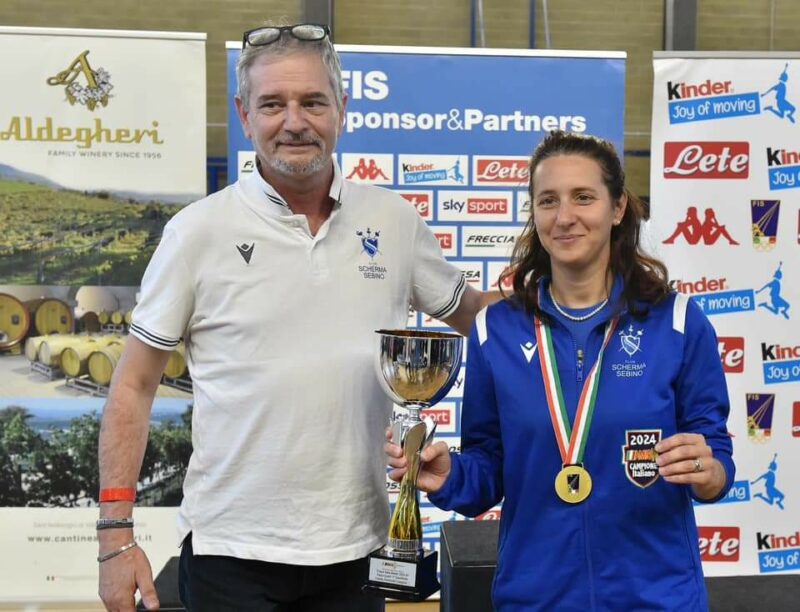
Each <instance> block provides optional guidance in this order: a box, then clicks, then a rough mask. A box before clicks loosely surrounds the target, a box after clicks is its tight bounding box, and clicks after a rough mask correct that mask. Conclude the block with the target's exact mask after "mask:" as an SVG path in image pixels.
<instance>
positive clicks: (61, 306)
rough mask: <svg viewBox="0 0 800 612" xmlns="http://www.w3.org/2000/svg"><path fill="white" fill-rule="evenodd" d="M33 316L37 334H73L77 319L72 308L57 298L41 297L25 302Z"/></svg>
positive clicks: (34, 328)
mask: <svg viewBox="0 0 800 612" xmlns="http://www.w3.org/2000/svg"><path fill="white" fill-rule="evenodd" d="M25 305H26V306H27V307H28V309H29V310H30V311H31V314H32V318H33V325H32V327H33V330H34V331H35V333H36V335H37V336H43V335H45V334H52V333H56V334H71V333H72V329H73V324H74V322H75V319H74V317H73V315H72V308H70V307H69V306H68V305H67V304H65V303H64V302H62V301H61V300H58V299H56V298H39V299H38V300H31V301H29V302H25Z"/></svg>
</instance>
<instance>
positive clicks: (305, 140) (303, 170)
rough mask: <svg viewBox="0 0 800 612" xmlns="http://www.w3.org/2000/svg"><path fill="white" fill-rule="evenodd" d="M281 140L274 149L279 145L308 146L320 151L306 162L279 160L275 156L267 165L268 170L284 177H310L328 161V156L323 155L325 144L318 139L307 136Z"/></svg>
mask: <svg viewBox="0 0 800 612" xmlns="http://www.w3.org/2000/svg"><path fill="white" fill-rule="evenodd" d="M282 140H284V142H283V143H278V146H277V147H276V148H278V147H280V145H281V144H284V145H293V144H294V145H297V144H308V145H315V146H317V147H319V149H320V151H319V153H318V154H317V155H315V156H314V157H312V158H311V159H310V160H306V161H289V160H287V159H282V158H280V157H279V156H278V155H277V154H276V155H274V156H271V157H270V158H269V160H268V162H267V163H268V165H269V166H270V168H272V169H273V170H275V172H278V173H280V174H283V175H286V176H310V175H312V174H316V173H317V172H319V171H320V170H322V169H323V168H324V167H325V164H326V163H327V162H328V161H330V155H326V154H325V144H324V142H323V141H322V140H320V139H317V138H313V137H308V136H306V137H303V136H299V137H296V138H292V137H290V138H288V139H282ZM276 153H277V151H276Z"/></svg>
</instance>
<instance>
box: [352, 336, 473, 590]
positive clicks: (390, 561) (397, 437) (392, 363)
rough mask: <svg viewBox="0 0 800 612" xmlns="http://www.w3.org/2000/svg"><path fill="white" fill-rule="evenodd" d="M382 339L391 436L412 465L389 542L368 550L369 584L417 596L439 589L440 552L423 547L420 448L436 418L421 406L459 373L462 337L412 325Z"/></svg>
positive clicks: (379, 364) (380, 365) (381, 370)
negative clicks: (390, 406)
mask: <svg viewBox="0 0 800 612" xmlns="http://www.w3.org/2000/svg"><path fill="white" fill-rule="evenodd" d="M376 333H377V334H378V335H379V337H380V345H379V350H378V354H377V359H376V361H375V365H376V368H377V373H378V380H379V381H380V383H381V387H382V388H383V390H384V391H385V392H386V394H387V395H388V396H389V397H390V398H391V399H392V401H393V402H394V403H395V404H397V408H396V409H395V411H394V413H393V416H392V423H391V430H392V441H393V442H394V443H395V444H399V445H400V446H401V447H402V449H403V453H404V454H405V457H406V459H407V460H408V470H407V471H406V474H405V475H404V476H403V479H402V481H401V482H400V493H399V495H398V497H397V503H396V504H395V507H394V512H393V513H392V520H391V522H390V524H389V538H388V542H387V545H386V546H385V547H383V548H381V549H380V550H377V551H375V552H374V553H372V554H371V555H370V565H369V579H368V581H367V584H366V586H365V589H367V590H370V591H378V592H380V593H383V594H384V595H385V596H387V597H392V598H394V599H404V600H411V601H419V600H422V599H426V598H427V597H428V596H430V595H431V594H433V593H435V592H436V591H437V590H438V589H439V582H438V581H437V580H436V565H437V553H436V552H435V551H427V550H425V549H424V548H423V547H422V521H421V520H420V514H419V492H418V491H417V486H416V481H417V475H418V474H419V468H420V458H419V454H420V452H421V451H422V449H423V448H425V447H426V446H427V445H428V444H429V443H430V442H431V439H432V438H433V433H434V431H435V430H436V424H435V423H434V422H433V420H432V419H431V418H430V417H426V418H424V419H423V418H422V415H421V411H422V410H424V409H425V408H428V407H430V406H432V405H434V404H435V403H436V402H438V401H439V400H441V399H442V398H443V397H444V396H445V395H447V392H448V391H449V390H450V387H452V386H453V383H454V382H455V380H456V377H457V376H458V371H459V368H460V366H461V350H462V345H463V340H464V338H463V337H462V336H459V335H457V334H450V333H443V332H431V331H419V330H413V329H408V330H406V329H397V330H386V329H381V330H378V331H377V332H376Z"/></svg>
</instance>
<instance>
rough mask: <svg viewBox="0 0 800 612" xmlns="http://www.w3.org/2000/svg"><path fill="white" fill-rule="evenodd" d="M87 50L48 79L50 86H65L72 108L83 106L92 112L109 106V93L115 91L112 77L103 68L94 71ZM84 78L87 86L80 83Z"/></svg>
mask: <svg viewBox="0 0 800 612" xmlns="http://www.w3.org/2000/svg"><path fill="white" fill-rule="evenodd" d="M87 55H89V50H88V49H87V50H86V51H84V52H83V53H81V54H80V55H79V56H78V57H76V58H75V59H74V60H73V61H72V63H71V64H70V65H69V66H68V67H67V68H66V69H65V70H62V71H61V72H59V73H58V74H56V75H55V76H53V77H50V78H48V79H47V84H48V85H65V86H66V87H65V91H66V94H67V101H68V102H69V103H70V106H74V105H75V104H76V103H77V104H82V105H83V106H85V107H86V108H88V109H89V110H90V111H93V110H94V109H95V108H97V105H98V104H99V105H100V106H108V99H109V97H110V96H109V92H111V90H112V89H114V86H113V85H112V84H111V75H110V74H109V73H108V72H107V71H106V70H104V69H103V68H98V69H97V70H93V69H92V67H91V66H90V65H89V60H88V59H87V58H86V56H87ZM81 76H82V77H83V79H84V80H85V81H86V84H85V85H82V84H81V83H79V82H78V77H81Z"/></svg>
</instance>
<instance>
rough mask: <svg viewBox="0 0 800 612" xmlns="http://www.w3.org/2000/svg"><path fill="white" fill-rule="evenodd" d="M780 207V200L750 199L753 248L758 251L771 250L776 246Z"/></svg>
mask: <svg viewBox="0 0 800 612" xmlns="http://www.w3.org/2000/svg"><path fill="white" fill-rule="evenodd" d="M780 209H781V201H780V200H750V211H751V217H752V219H753V227H752V231H753V248H755V249H756V250H757V251H771V250H772V249H774V248H775V243H776V241H777V235H778V213H779V212H780Z"/></svg>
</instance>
